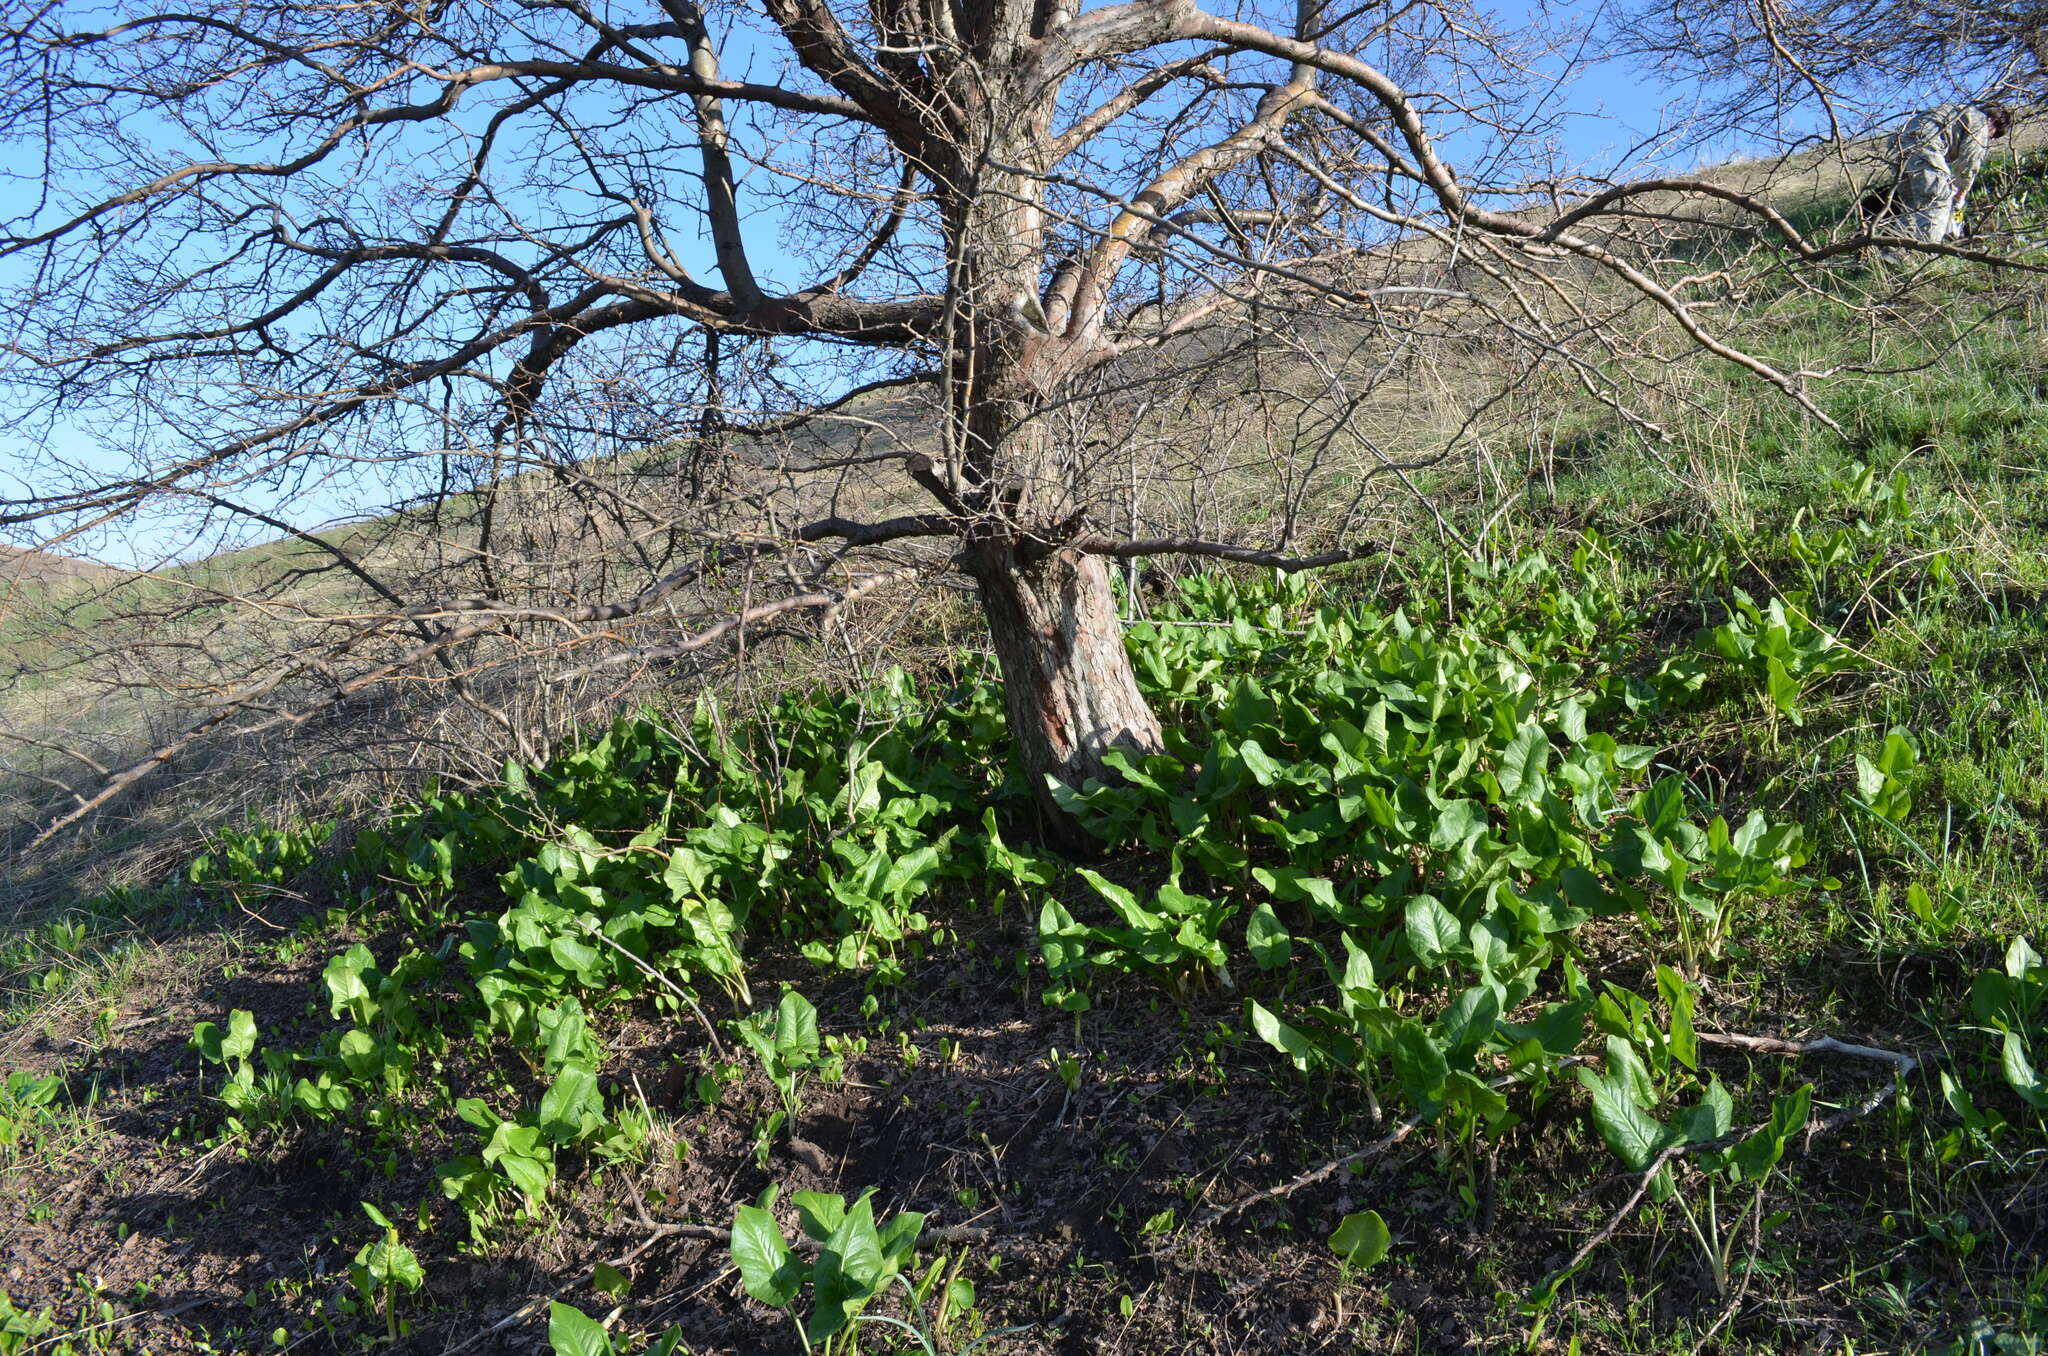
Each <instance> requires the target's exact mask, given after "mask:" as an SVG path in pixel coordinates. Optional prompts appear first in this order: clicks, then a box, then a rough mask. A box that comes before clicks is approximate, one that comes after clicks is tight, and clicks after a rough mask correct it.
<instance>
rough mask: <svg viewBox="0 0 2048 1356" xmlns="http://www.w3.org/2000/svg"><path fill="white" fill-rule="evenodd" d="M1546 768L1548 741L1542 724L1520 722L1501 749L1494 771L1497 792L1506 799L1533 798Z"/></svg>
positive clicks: (1538, 793) (1542, 784)
mask: <svg viewBox="0 0 2048 1356" xmlns="http://www.w3.org/2000/svg"><path fill="white" fill-rule="evenodd" d="M1549 767H1550V740H1549V739H1548V738H1547V737H1545V735H1544V733H1543V730H1542V727H1540V726H1538V725H1536V724H1535V723H1533V722H1524V723H1523V725H1522V726H1521V727H1520V728H1519V729H1517V730H1516V731H1515V737H1514V738H1513V739H1511V740H1509V741H1508V746H1507V747H1506V748H1505V749H1503V750H1501V755H1500V768H1499V771H1498V773H1497V774H1496V775H1497V777H1498V779H1499V781H1500V789H1501V794H1502V795H1504V796H1506V797H1507V798H1508V799H1509V800H1521V801H1533V800H1535V799H1537V798H1538V797H1539V796H1541V795H1542V794H1543V790H1544V787H1545V785H1546V784H1547V780H1548V779H1547V778H1546V776H1545V773H1546V772H1547V771H1548V769H1549Z"/></svg>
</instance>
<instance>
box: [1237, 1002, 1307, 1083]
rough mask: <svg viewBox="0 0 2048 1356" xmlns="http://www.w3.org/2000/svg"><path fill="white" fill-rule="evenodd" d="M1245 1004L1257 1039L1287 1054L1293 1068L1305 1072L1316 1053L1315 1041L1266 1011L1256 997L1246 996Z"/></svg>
mask: <svg viewBox="0 0 2048 1356" xmlns="http://www.w3.org/2000/svg"><path fill="white" fill-rule="evenodd" d="M1245 1006H1246V1008H1247V1009H1249V1011H1250V1013H1251V1020H1252V1030H1253V1031H1254V1032H1256V1033H1257V1035H1258V1037H1259V1039H1260V1040H1262V1041H1264V1042H1265V1043H1266V1044H1268V1045H1270V1046H1272V1047H1273V1048H1274V1049H1275V1050H1278V1051H1279V1052H1280V1053H1281V1054H1283V1055H1285V1056H1287V1058H1288V1059H1289V1060H1291V1061H1293V1064H1294V1067H1295V1068H1297V1069H1299V1070H1300V1071H1301V1072H1303V1073H1307V1072H1308V1066H1309V1065H1310V1064H1311V1063H1312V1062H1314V1060H1315V1057H1316V1054H1317V1051H1316V1046H1315V1042H1313V1041H1311V1040H1310V1039H1309V1038H1308V1037H1307V1036H1305V1035H1303V1034H1302V1033H1301V1032H1299V1031H1297V1030H1295V1029H1294V1028H1293V1027H1291V1026H1289V1025H1287V1023H1285V1022H1283V1021H1281V1020H1280V1019H1279V1018H1278V1017H1275V1016H1274V1015H1273V1014H1272V1013H1270V1012H1268V1011H1267V1010H1266V1009H1265V1008H1264V1007H1262V1006H1260V1004H1259V1001H1258V1000H1257V999H1256V998H1247V999H1246V1000H1245Z"/></svg>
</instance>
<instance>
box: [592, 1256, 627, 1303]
mask: <svg viewBox="0 0 2048 1356" xmlns="http://www.w3.org/2000/svg"><path fill="white" fill-rule="evenodd" d="M590 1288H591V1289H592V1290H595V1291H597V1292H598V1293H600V1294H605V1295H610V1296H611V1297H612V1298H613V1299H624V1298H625V1297H626V1292H627V1291H628V1290H631V1289H632V1288H633V1283H632V1281H630V1280H628V1279H627V1278H626V1273H625V1272H623V1271H620V1270H619V1269H618V1268H617V1267H615V1266H613V1265H612V1264H611V1263H609V1262H599V1263H598V1264H597V1265H596V1266H595V1267H592V1268H591V1270H590Z"/></svg>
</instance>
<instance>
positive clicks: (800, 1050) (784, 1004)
mask: <svg viewBox="0 0 2048 1356" xmlns="http://www.w3.org/2000/svg"><path fill="white" fill-rule="evenodd" d="M775 1048H776V1049H777V1050H778V1051H780V1052H781V1054H782V1056H783V1058H784V1059H788V1060H790V1062H791V1063H796V1062H797V1061H796V1060H795V1059H794V1058H793V1056H798V1055H815V1054H817V1053H818V1010H817V1009H816V1008H814V1007H812V1006H811V1000H810V999H808V998H805V997H804V996H803V995H802V994H800V993H798V992H797V991H796V990H795V989H791V990H789V991H788V992H787V993H785V994H783V995H782V1001H781V1002H780V1003H777V1004H776V1005H775Z"/></svg>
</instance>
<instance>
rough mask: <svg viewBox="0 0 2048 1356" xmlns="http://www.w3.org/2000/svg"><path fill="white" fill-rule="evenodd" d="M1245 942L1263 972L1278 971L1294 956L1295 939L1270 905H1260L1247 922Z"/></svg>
mask: <svg viewBox="0 0 2048 1356" xmlns="http://www.w3.org/2000/svg"><path fill="white" fill-rule="evenodd" d="M1244 942H1245V947H1246V948H1247V949H1248V950H1249V951H1250V952H1251V953H1252V959H1253V960H1254V961H1256V962H1257V963H1258V967H1259V968H1260V969H1261V970H1277V969H1279V968H1280V967H1281V966H1283V965H1285V964H1287V962H1288V961H1289V960H1290V959H1292V958H1293V956H1294V939H1293V938H1292V937H1291V936H1289V935H1288V932H1287V929H1286V927H1285V926H1284V925H1283V924H1282V923H1281V922H1280V919H1279V917H1278V916H1277V915H1276V914H1274V912H1273V910H1272V908H1271V906H1269V905H1265V904H1261V905H1259V907H1258V908H1257V909H1254V910H1253V911H1252V916H1251V917H1250V918H1249V919H1247V920H1246V921H1245V929H1244Z"/></svg>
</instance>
